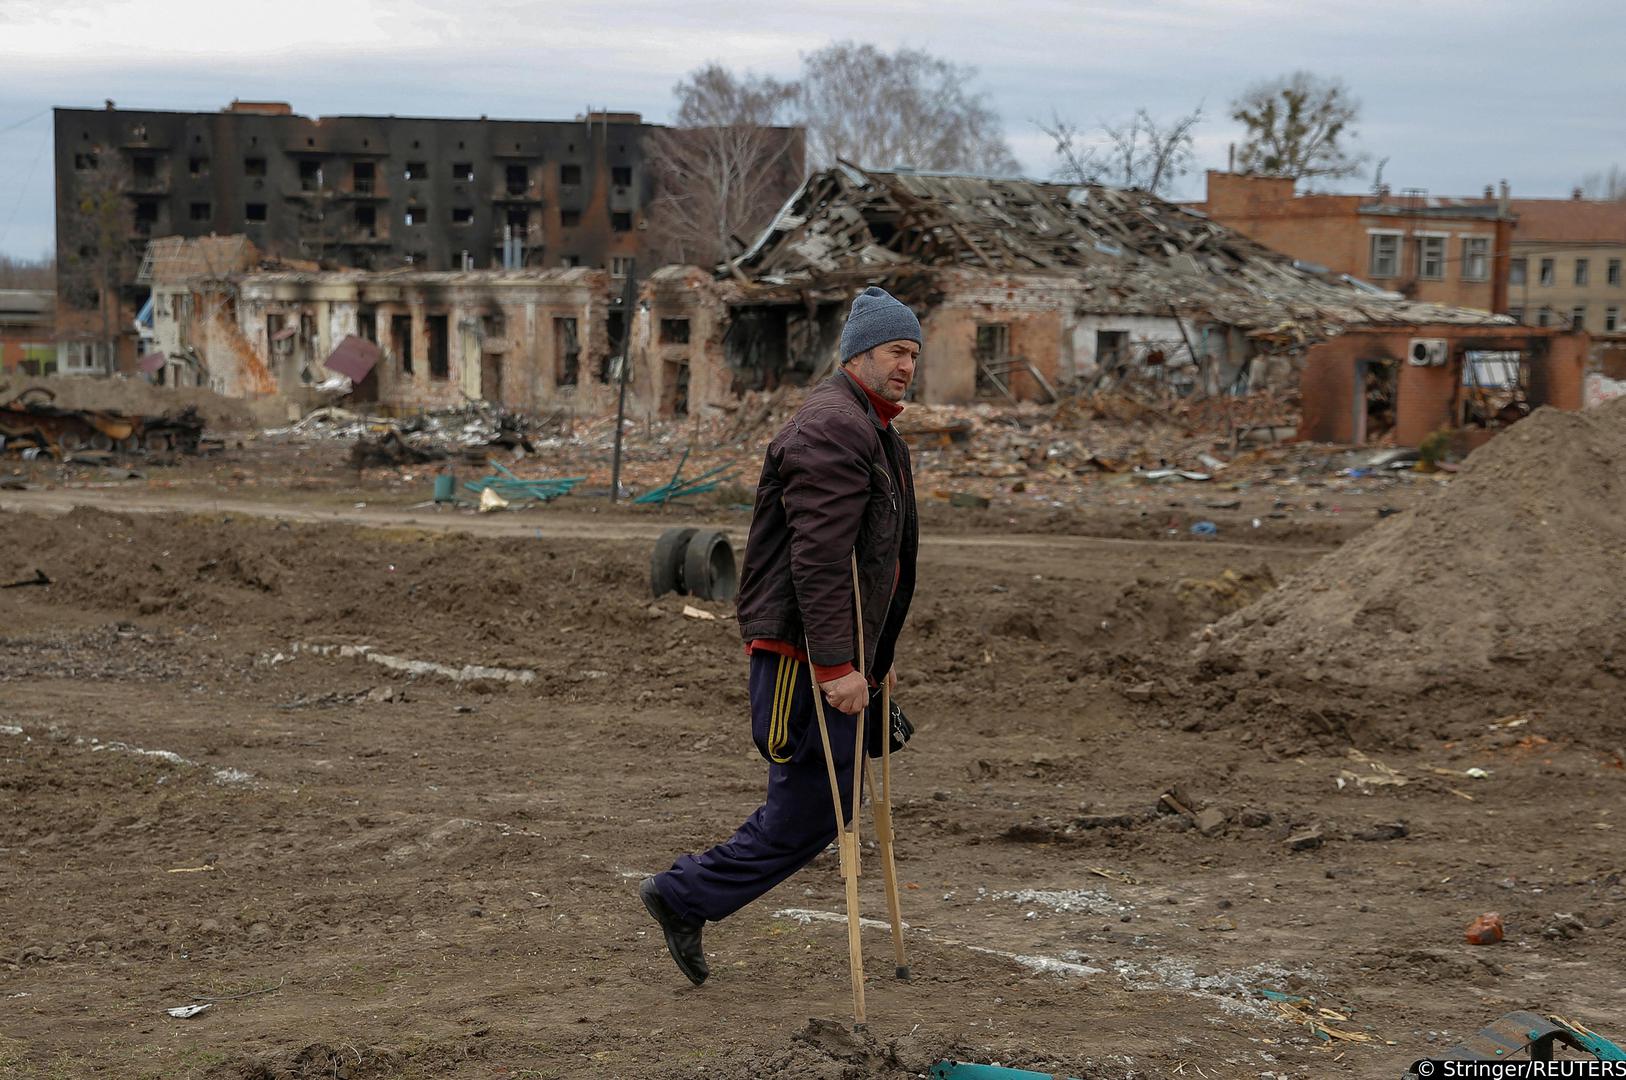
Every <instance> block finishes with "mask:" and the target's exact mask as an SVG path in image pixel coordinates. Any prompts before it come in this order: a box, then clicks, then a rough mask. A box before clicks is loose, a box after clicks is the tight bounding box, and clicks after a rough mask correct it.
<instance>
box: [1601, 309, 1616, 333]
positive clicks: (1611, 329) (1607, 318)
mask: <svg viewBox="0 0 1626 1080" xmlns="http://www.w3.org/2000/svg"><path fill="white" fill-rule="evenodd" d="M1603 329H1604V332H1605V333H1609V334H1613V333H1615V332H1616V331H1617V330H1619V329H1620V308H1618V307H1613V306H1611V307H1606V308H1604V309H1603Z"/></svg>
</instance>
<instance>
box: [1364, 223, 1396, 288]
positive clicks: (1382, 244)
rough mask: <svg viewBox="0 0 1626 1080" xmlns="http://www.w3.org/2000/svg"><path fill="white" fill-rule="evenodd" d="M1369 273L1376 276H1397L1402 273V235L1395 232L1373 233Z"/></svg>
mask: <svg viewBox="0 0 1626 1080" xmlns="http://www.w3.org/2000/svg"><path fill="white" fill-rule="evenodd" d="M1368 265H1369V269H1368V274H1369V275H1370V276H1371V277H1375V278H1390V277H1395V276H1396V275H1398V274H1399V273H1400V237H1399V235H1398V234H1395V233H1373V234H1372V258H1371V261H1370V263H1369V264H1368Z"/></svg>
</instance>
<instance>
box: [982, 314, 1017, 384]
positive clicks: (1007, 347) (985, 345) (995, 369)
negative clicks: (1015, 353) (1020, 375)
mask: <svg viewBox="0 0 1626 1080" xmlns="http://www.w3.org/2000/svg"><path fill="white" fill-rule="evenodd" d="M974 352H975V354H976V358H977V396H978V397H990V396H995V395H997V396H1000V397H1009V396H1010V373H1009V368H1010V364H1009V359H1010V355H1011V327H1010V324H1009V323H979V324H978V325H977V343H976V345H975V347H974Z"/></svg>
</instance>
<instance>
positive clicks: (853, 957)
mask: <svg viewBox="0 0 1626 1080" xmlns="http://www.w3.org/2000/svg"><path fill="white" fill-rule="evenodd" d="M852 570H853V607H854V614H856V615H857V617H858V621H857V627H858V663H857V664H856V665H855V666H856V667H857V669H858V673H859V674H860V675H862V674H863V673H864V607H863V603H862V601H861V600H860V598H859V592H858V552H857V551H854V552H853V554H852ZM812 654H813V647H812V644H811V643H810V642H809V643H808V658H807V676H808V678H809V679H810V680H811V681H812V683H813V715H814V716H816V717H817V718H818V721H819V742H820V743H821V744H822V745H823V748H824V768H825V771H826V772H827V773H828V775H829V777H830V800H831V802H832V804H833V805H834V806H835V811H836V851H837V853H838V854H839V856H840V859H841V879H842V883H843V884H844V885H845V886H846V889H847V964H848V968H849V974H850V975H851V977H852V984H853V1030H854V1031H862V1030H863V1028H864V1025H865V1023H866V1021H865V1018H864V944H863V941H862V939H861V938H860V936H859V932H860V930H861V927H860V925H859V918H860V917H859V903H858V877H859V873H860V868H859V858H858V852H859V847H858V806H859V799H860V798H861V796H862V794H863V792H862V790H861V787H860V784H861V780H862V777H863V772H864V716H865V714H867V713H868V712H869V703H868V702H867V701H866V702H865V703H864V705H863V706H862V707H861V708H860V709H859V710H858V715H857V716H856V717H855V718H854V720H855V723H854V728H855V731H854V735H853V795H852V814H851V815H850V816H849V817H848V819H847V822H846V824H842V820H841V782H840V781H839V780H837V779H836V759H835V757H834V755H832V754H831V752H830V727H829V725H828V724H827V723H826V722H825V719H824V693H823V691H821V690H820V689H819V678H818V676H817V675H816V674H815V673H814V671H813V655H812Z"/></svg>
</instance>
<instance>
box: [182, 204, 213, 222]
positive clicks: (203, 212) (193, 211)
mask: <svg viewBox="0 0 1626 1080" xmlns="http://www.w3.org/2000/svg"><path fill="white" fill-rule="evenodd" d="M212 216H213V215H212V214H210V212H209V204H208V203H206V202H195V203H193V204H192V205H191V206H189V207H187V217H189V218H191V219H192V220H193V221H208V220H209V218H211V217H212Z"/></svg>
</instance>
